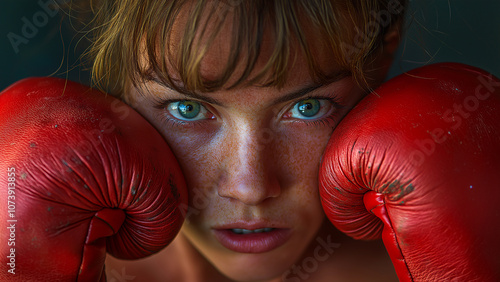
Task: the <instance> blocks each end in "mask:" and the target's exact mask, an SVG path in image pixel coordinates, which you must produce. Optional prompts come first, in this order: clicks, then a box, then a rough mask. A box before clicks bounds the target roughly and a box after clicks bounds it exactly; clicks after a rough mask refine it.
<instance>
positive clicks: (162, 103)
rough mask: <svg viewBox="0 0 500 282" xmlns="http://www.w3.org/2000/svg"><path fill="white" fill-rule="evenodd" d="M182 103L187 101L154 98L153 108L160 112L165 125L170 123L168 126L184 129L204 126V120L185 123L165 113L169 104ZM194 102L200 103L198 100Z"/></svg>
mask: <svg viewBox="0 0 500 282" xmlns="http://www.w3.org/2000/svg"><path fill="white" fill-rule="evenodd" d="M180 101H185V99H172V100H162V99H160V98H157V97H154V101H153V107H154V108H156V109H158V110H160V118H161V121H162V122H164V123H168V124H170V125H173V126H178V127H184V128H186V127H195V126H201V125H202V124H203V120H201V121H197V122H187V121H183V120H180V119H176V118H174V117H169V114H168V113H165V112H164V111H165V109H166V107H167V106H168V105H169V104H171V103H175V102H180ZM192 101H195V102H198V101H196V100H192ZM198 103H200V104H202V103H201V102H198Z"/></svg>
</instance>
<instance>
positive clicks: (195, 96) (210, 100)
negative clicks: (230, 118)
mask: <svg viewBox="0 0 500 282" xmlns="http://www.w3.org/2000/svg"><path fill="white" fill-rule="evenodd" d="M347 76H350V72H347V71H339V72H337V73H335V74H334V75H332V76H330V78H328V79H327V81H326V82H325V83H314V84H312V85H307V86H305V87H303V88H301V89H299V90H296V91H293V92H291V93H288V94H286V95H285V96H282V97H279V98H277V99H276V100H274V101H273V103H272V104H274V105H276V104H279V103H283V102H287V101H290V100H295V99H297V98H300V97H303V96H306V95H307V94H309V93H311V92H313V91H315V90H316V89H318V88H322V87H325V86H327V85H329V84H331V83H334V82H336V81H339V80H341V79H343V78H345V77H347ZM150 79H151V80H152V81H154V82H156V83H158V84H159V85H161V86H164V87H166V88H168V89H170V90H173V91H179V92H180V94H182V95H184V96H187V97H188V98H192V99H197V100H200V101H204V102H207V103H210V104H214V105H218V106H223V105H222V103H221V102H219V101H217V100H216V99H214V98H212V97H207V96H205V95H201V94H198V93H196V92H193V91H190V90H187V89H185V88H183V87H176V88H175V89H174V88H173V87H172V86H170V85H168V84H166V83H164V82H163V81H162V80H161V79H159V78H158V77H156V76H152V77H151V78H150Z"/></svg>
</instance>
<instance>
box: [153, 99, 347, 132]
mask: <svg viewBox="0 0 500 282" xmlns="http://www.w3.org/2000/svg"><path fill="white" fill-rule="evenodd" d="M307 99H316V100H326V101H328V102H329V103H331V107H332V108H333V109H332V110H331V113H328V114H326V115H325V116H324V117H321V118H318V119H293V120H290V121H289V122H291V123H294V124H297V123H300V124H302V125H306V126H333V125H334V124H335V122H336V121H337V118H338V114H339V110H341V109H342V108H343V107H344V105H343V104H341V103H340V101H339V99H338V97H336V96H334V97H324V96H322V97H313V96H309V97H305V98H304V97H303V98H301V99H299V100H297V101H294V102H293V103H292V107H294V106H295V105H296V104H297V103H299V102H300V101H303V100H307ZM184 100H185V99H172V100H162V99H160V98H157V97H155V98H154V101H153V107H154V108H156V109H158V110H160V111H161V114H160V116H161V120H162V121H163V122H165V123H169V124H171V125H174V126H181V127H195V126H202V125H203V121H204V120H200V121H196V122H187V121H183V120H180V119H177V118H173V117H169V116H168V115H169V114H167V113H164V112H163V111H165V108H166V107H167V106H168V105H169V104H171V103H175V102H180V101H184ZM192 101H195V102H198V101H196V100H192ZM198 103H200V104H202V105H203V103H202V102H198ZM203 106H204V105H203ZM204 107H205V106H204ZM292 107H289V108H288V109H287V110H286V112H288V111H290V110H291V109H292Z"/></svg>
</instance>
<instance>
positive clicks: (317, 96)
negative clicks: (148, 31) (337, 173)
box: [128, 27, 365, 281]
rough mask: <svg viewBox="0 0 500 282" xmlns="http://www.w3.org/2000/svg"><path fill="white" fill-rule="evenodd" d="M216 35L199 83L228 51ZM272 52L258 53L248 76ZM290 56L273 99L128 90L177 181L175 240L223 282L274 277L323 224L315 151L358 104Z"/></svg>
mask: <svg viewBox="0 0 500 282" xmlns="http://www.w3.org/2000/svg"><path fill="white" fill-rule="evenodd" d="M228 28H229V27H228ZM179 30H182V28H179ZM175 34H182V32H180V31H179V32H174V36H175ZM225 34H230V33H229V32H227V33H226V32H221V33H220V35H219V36H218V38H217V39H216V41H215V43H214V45H213V46H214V47H213V48H211V49H210V50H209V52H208V53H207V55H206V56H205V58H204V59H203V61H202V66H201V72H202V74H203V76H204V77H210V76H211V75H213V74H217V73H220V72H221V69H222V66H223V64H222V63H221V62H220V61H221V60H220V58H226V57H227V54H228V53H229V48H230V47H229V46H228V45H227V44H226V42H228V41H229V40H228V39H227V38H225ZM179 36H180V35H179ZM174 41H175V40H174ZM264 42H266V40H264ZM268 42H270V41H268ZM271 46H272V44H270V43H264V46H263V49H262V50H263V52H262V55H261V56H260V57H259V61H258V63H257V66H256V68H255V72H258V70H259V68H261V67H262V66H263V65H264V64H265V63H266V59H267V58H268V57H269V56H268V55H269V54H270V53H271ZM320 49H321V48H319V49H318V50H320ZM296 54H297V55H296V57H294V58H293V60H294V61H295V63H294V64H293V65H291V67H290V72H289V73H290V76H289V78H288V81H287V83H286V84H285V86H284V87H282V88H280V89H278V88H275V87H261V86H258V85H246V86H240V87H236V88H234V89H231V90H219V91H215V92H211V93H200V92H195V93H193V92H189V91H185V92H183V93H180V92H176V91H174V90H172V89H171V88H169V87H167V86H164V85H161V83H159V82H158V81H155V80H154V79H153V80H151V81H146V82H144V83H143V84H140V85H138V86H137V87H130V88H129V89H128V95H130V96H131V97H133V98H132V100H133V101H135V102H133V103H132V105H133V106H134V107H135V108H136V109H137V110H138V111H139V112H141V113H142V114H143V116H145V117H146V118H147V119H148V120H149V121H150V122H151V123H152V124H153V125H155V126H156V128H157V129H158V130H159V131H160V132H161V133H162V134H163V136H164V137H165V138H166V140H167V142H168V143H169V145H170V146H171V148H172V150H173V152H174V154H175V155H176V157H177V159H178V161H179V163H180V165H181V167H182V169H183V172H184V174H185V178H186V181H187V184H188V188H189V194H190V204H189V206H190V210H189V213H188V215H187V219H186V223H185V224H184V226H183V228H182V230H181V233H182V235H184V236H185V237H186V238H187V239H188V240H189V241H190V242H191V244H192V245H193V246H194V247H195V248H196V249H197V250H198V251H199V252H200V253H201V254H202V255H203V256H204V257H205V258H206V259H207V260H208V261H209V262H210V263H211V264H212V265H213V266H214V267H215V268H217V269H218V270H219V271H220V272H221V273H223V274H224V275H226V276H228V277H229V278H231V279H235V280H241V281H245V280H247V281H248V280H263V279H271V278H273V277H279V276H280V275H281V274H282V273H283V272H284V271H286V270H287V269H288V268H289V267H290V266H291V265H292V264H294V263H296V261H298V260H299V259H300V257H301V254H302V253H303V252H304V251H305V250H306V249H307V248H308V246H309V244H310V243H311V242H312V241H313V240H314V238H315V234H316V233H317V232H318V230H319V228H320V226H321V225H322V223H323V220H324V218H325V217H324V213H323V211H322V207H321V204H320V199H319V195H318V181H317V175H318V167H319V163H320V159H321V156H322V153H323V150H324V148H325V146H326V144H327V142H328V139H329V137H330V135H331V133H332V130H333V129H334V128H335V126H336V125H337V123H338V122H339V121H340V119H341V118H342V117H343V116H344V115H345V114H346V113H347V112H348V111H349V109H350V108H352V107H353V106H354V105H355V104H356V103H357V102H358V101H359V100H360V99H361V98H362V97H363V96H364V95H365V93H364V91H363V90H361V89H360V88H359V87H357V86H356V83H355V82H354V81H353V79H352V78H351V77H350V76H345V75H343V72H342V70H340V69H338V68H337V67H336V66H335V63H334V62H333V58H331V56H329V54H328V53H324V52H323V53H322V52H318V56H320V57H319V58H320V60H319V61H320V62H323V68H324V71H326V72H327V73H329V74H332V77H334V79H332V81H330V82H328V83H325V84H321V85H318V84H316V83H315V82H314V80H313V78H311V76H310V74H309V71H308V67H307V63H306V61H305V59H304V57H303V56H301V55H300V53H296ZM291 59H292V58H291ZM238 69H239V68H237V69H236V71H235V72H236V73H237V72H238ZM334 74H338V75H334ZM174 76H175V74H174ZM179 86H182V85H179Z"/></svg>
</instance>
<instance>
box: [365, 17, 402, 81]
mask: <svg viewBox="0 0 500 282" xmlns="http://www.w3.org/2000/svg"><path fill="white" fill-rule="evenodd" d="M402 22H403V20H402V19H401V20H398V21H397V22H395V23H393V24H392V25H391V26H390V27H389V28H388V29H387V31H386V32H385V34H384V35H383V38H382V44H381V45H379V46H378V48H377V49H378V50H377V51H376V52H375V53H374V58H373V61H371V65H370V66H369V68H368V70H371V71H370V77H371V78H372V81H373V83H371V85H370V86H371V87H372V88H373V89H375V88H377V87H378V86H380V84H381V83H382V82H384V80H385V79H386V76H387V73H388V72H389V69H390V68H391V66H392V63H393V61H394V54H395V53H396V50H397V49H398V46H399V43H400V42H401V38H402V37H403V36H402V33H403V32H402V29H403V24H402Z"/></svg>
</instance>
